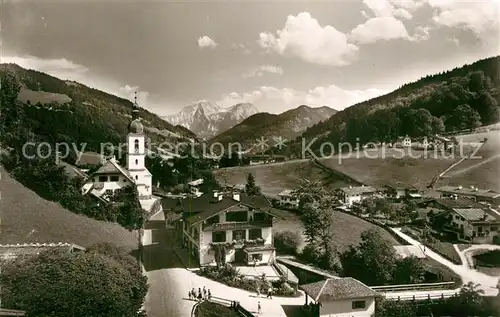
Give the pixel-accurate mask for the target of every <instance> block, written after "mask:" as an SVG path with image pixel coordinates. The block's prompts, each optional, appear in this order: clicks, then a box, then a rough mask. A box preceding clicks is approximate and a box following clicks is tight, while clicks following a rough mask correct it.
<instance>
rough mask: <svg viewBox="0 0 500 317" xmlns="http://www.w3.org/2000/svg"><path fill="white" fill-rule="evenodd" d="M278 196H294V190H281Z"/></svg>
mask: <svg viewBox="0 0 500 317" xmlns="http://www.w3.org/2000/svg"><path fill="white" fill-rule="evenodd" d="M278 196H293V190H291V189H285V190H284V191H282V192H280V193H279V194H278Z"/></svg>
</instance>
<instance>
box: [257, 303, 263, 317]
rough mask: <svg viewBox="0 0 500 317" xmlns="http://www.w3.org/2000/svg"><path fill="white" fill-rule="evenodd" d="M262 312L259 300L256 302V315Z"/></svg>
mask: <svg viewBox="0 0 500 317" xmlns="http://www.w3.org/2000/svg"><path fill="white" fill-rule="evenodd" d="M260 314H262V307H261V306H260V302H258V303H257V315H260Z"/></svg>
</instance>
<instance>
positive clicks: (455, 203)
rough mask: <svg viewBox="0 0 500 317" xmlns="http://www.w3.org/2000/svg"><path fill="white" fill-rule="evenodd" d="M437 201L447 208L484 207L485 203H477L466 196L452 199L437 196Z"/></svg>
mask: <svg viewBox="0 0 500 317" xmlns="http://www.w3.org/2000/svg"><path fill="white" fill-rule="evenodd" d="M434 201H435V202H436V203H438V204H439V205H441V206H443V207H447V208H451V209H453V208H479V209H481V208H484V206H483V205H481V204H480V203H477V202H475V201H473V200H471V199H465V198H457V199H452V198H437V199H434Z"/></svg>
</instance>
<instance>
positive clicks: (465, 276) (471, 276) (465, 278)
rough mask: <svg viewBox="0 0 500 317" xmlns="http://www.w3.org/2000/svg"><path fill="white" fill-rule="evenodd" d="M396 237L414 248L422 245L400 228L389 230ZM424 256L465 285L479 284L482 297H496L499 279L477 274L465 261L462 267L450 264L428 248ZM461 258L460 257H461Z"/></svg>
mask: <svg viewBox="0 0 500 317" xmlns="http://www.w3.org/2000/svg"><path fill="white" fill-rule="evenodd" d="M391 229H392V230H393V231H394V232H395V233H396V234H397V235H398V236H400V237H401V238H403V239H405V240H406V241H407V242H408V243H410V244H411V245H415V246H419V247H420V246H422V245H423V244H422V243H421V242H419V241H417V240H415V239H413V238H411V237H409V236H408V235H406V234H404V233H403V232H401V228H391ZM424 253H425V255H427V256H428V257H429V258H431V259H433V260H435V261H438V262H439V263H441V264H443V265H444V266H447V267H448V268H449V269H450V270H452V271H453V272H455V273H456V274H457V275H459V276H460V278H461V279H462V282H463V283H464V284H467V283H469V282H473V283H474V284H479V288H480V289H482V290H483V291H484V295H486V296H497V295H498V293H499V290H498V288H497V285H498V281H499V277H493V276H489V275H486V274H484V273H481V272H478V271H476V270H474V269H471V268H470V267H469V265H468V263H467V261H463V262H464V263H462V265H457V264H454V263H452V262H451V261H449V260H447V259H445V258H444V257H442V256H441V255H440V254H438V253H436V252H434V251H432V250H430V249H429V248H425V251H424ZM461 257H462V256H461Z"/></svg>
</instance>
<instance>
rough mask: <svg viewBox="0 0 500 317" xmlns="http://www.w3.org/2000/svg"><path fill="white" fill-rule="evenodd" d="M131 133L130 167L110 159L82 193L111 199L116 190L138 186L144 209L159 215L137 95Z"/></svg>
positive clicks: (85, 186) (86, 182)
mask: <svg viewBox="0 0 500 317" xmlns="http://www.w3.org/2000/svg"><path fill="white" fill-rule="evenodd" d="M128 132H129V133H128V135H127V160H126V165H127V166H126V168H124V167H122V166H120V164H119V163H118V161H117V160H116V158H115V157H112V158H110V159H108V160H106V161H105V162H104V164H103V165H102V166H101V167H100V168H99V169H98V170H97V171H95V172H94V173H93V174H92V175H90V176H89V177H88V178H87V179H86V180H85V183H84V185H83V187H82V193H83V194H84V195H86V194H91V195H94V196H96V197H98V198H101V199H104V200H108V199H109V197H111V196H113V194H114V192H115V191H116V190H118V189H121V188H123V187H126V186H130V185H132V184H134V185H135V186H136V187H137V191H138V193H139V201H140V203H141V207H142V208H143V209H144V210H146V211H147V212H158V211H160V210H161V204H160V199H159V198H158V197H155V196H153V186H152V182H153V180H152V175H151V173H150V172H149V171H148V169H147V168H146V165H145V163H146V135H145V134H144V127H143V125H142V123H141V119H140V118H139V109H138V105H137V95H136V96H135V100H134V106H133V111H132V121H131V122H130V124H129V125H128Z"/></svg>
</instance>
